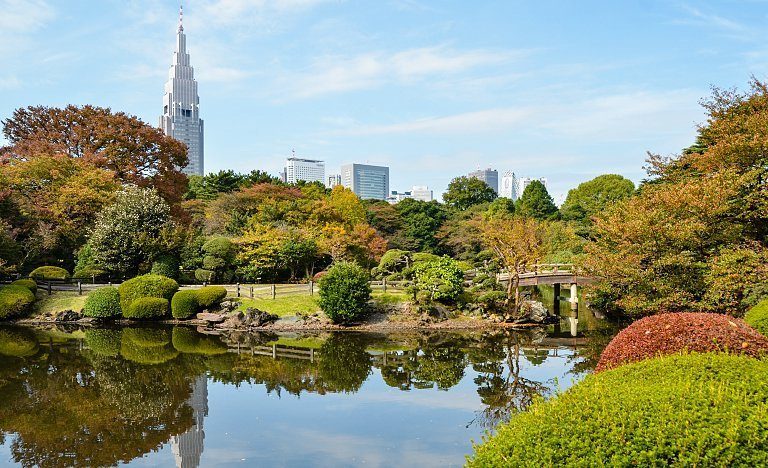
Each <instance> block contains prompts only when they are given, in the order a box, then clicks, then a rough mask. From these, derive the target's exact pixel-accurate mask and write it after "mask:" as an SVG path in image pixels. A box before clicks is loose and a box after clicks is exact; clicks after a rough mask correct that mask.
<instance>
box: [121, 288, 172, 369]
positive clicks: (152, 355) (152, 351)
mask: <svg viewBox="0 0 768 468" xmlns="http://www.w3.org/2000/svg"><path fill="white" fill-rule="evenodd" d="M147 299H157V298H147ZM140 300H142V299H139V301H140ZM160 300H164V299H160ZM137 302H138V301H137ZM166 303H167V301H166ZM120 354H121V355H122V356H123V357H124V358H125V359H127V360H129V361H133V362H137V363H139V364H145V365H152V364H162V363H164V362H167V361H170V360H171V359H173V358H175V357H176V356H178V355H179V352H178V351H176V350H175V349H174V348H173V347H172V346H170V334H169V333H168V330H167V329H162V328H161V329H158V328H126V329H125V330H123V334H122V339H121V341H120Z"/></svg>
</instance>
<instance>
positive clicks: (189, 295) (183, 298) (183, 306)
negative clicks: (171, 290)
mask: <svg viewBox="0 0 768 468" xmlns="http://www.w3.org/2000/svg"><path fill="white" fill-rule="evenodd" d="M225 294H226V291H225ZM197 295H198V292H197V291H194V290H191V289H185V290H183V291H178V292H177V293H176V294H174V295H173V299H171V315H173V317H174V318H177V319H187V318H190V317H192V316H193V315H195V314H196V313H197V311H198V309H200V303H199V302H198V300H197Z"/></svg>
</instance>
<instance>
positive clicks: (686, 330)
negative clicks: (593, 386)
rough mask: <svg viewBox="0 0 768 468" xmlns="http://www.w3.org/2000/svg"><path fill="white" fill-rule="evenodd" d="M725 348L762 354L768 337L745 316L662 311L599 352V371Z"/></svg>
mask: <svg viewBox="0 0 768 468" xmlns="http://www.w3.org/2000/svg"><path fill="white" fill-rule="evenodd" d="M683 351H685V352H700V353H705V352H726V353H733V354H746V355H748V356H753V357H760V356H764V355H766V354H768V338H766V337H764V336H762V335H761V334H760V333H758V332H756V331H755V330H754V329H752V328H750V327H749V326H748V325H747V324H746V323H744V321H743V320H739V319H735V318H733V317H729V316H727V315H720V314H707V313H671V314H659V315H652V316H650V317H646V318H644V319H642V320H638V321H637V322H635V323H633V324H632V325H630V326H628V327H627V328H625V329H624V330H622V331H621V332H620V333H619V334H618V335H616V336H615V337H614V338H613V340H611V342H610V343H608V346H606V348H605V350H603V353H602V355H601V356H600V361H599V362H598V363H597V368H596V371H597V372H600V371H603V370H606V369H611V368H613V367H616V366H620V365H622V364H626V363H629V362H634V361H640V360H642V359H648V358H652V357H657V356H660V355H665V354H675V353H680V352H683Z"/></svg>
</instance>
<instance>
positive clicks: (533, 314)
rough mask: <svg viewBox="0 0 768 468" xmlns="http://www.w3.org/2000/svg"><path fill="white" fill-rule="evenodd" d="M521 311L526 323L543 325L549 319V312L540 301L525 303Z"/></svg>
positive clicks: (527, 301)
mask: <svg viewBox="0 0 768 468" xmlns="http://www.w3.org/2000/svg"><path fill="white" fill-rule="evenodd" d="M520 311H521V312H522V313H523V319H524V320H525V321H530V322H535V323H543V322H545V321H546V320H547V318H549V310H547V308H546V307H544V304H542V303H541V302H539V301H529V300H526V301H523V303H522V305H521V306H520Z"/></svg>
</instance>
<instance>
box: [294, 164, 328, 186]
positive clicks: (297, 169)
mask: <svg viewBox="0 0 768 468" xmlns="http://www.w3.org/2000/svg"><path fill="white" fill-rule="evenodd" d="M300 180H303V181H304V182H320V183H321V184H324V183H325V162H323V161H317V160H315V159H301V158H288V159H286V160H285V180H284V182H287V183H289V184H295V183H296V182H298V181H300Z"/></svg>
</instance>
